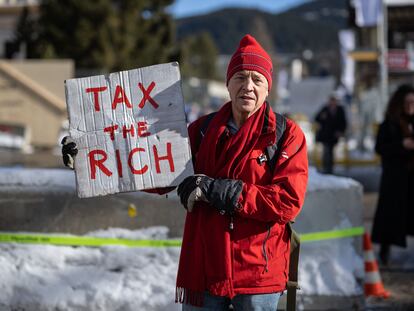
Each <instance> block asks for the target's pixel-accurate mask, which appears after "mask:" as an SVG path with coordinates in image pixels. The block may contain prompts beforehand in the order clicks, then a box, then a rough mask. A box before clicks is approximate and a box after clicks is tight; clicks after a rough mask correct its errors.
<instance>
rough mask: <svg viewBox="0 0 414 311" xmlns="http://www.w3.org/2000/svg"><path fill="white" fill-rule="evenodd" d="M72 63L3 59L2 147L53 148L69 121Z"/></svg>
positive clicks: (0, 95)
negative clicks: (68, 83)
mask: <svg viewBox="0 0 414 311" xmlns="http://www.w3.org/2000/svg"><path fill="white" fill-rule="evenodd" d="M73 75H74V63H73V61H71V60H24V61H17V60H10V61H6V60H0V90H1V91H0V147H3V148H4V147H7V148H17V149H22V150H27V149H31V148H34V149H50V148H53V147H54V146H56V145H57V143H58V139H59V135H60V132H61V130H62V126H63V123H64V122H65V120H67V110H66V104H65V91H64V80H66V79H69V78H73Z"/></svg>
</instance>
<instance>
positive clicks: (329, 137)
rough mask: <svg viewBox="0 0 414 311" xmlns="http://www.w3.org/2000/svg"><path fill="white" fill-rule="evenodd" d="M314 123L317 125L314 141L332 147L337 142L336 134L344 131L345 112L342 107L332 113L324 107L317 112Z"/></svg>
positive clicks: (337, 136)
mask: <svg viewBox="0 0 414 311" xmlns="http://www.w3.org/2000/svg"><path fill="white" fill-rule="evenodd" d="M315 121H316V122H317V123H318V124H319V129H318V131H317V132H316V141H318V142H321V143H326V144H331V145H334V144H336V143H337V142H338V138H339V135H338V133H341V134H343V132H345V130H346V117H345V111H344V108H343V107H342V106H339V105H338V106H337V107H336V111H335V113H333V112H332V111H331V110H330V109H329V107H328V106H327V105H326V106H324V107H322V109H321V110H320V111H319V112H318V114H317V115H316V117H315Z"/></svg>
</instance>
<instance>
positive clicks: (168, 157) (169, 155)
mask: <svg viewBox="0 0 414 311" xmlns="http://www.w3.org/2000/svg"><path fill="white" fill-rule="evenodd" d="M152 150H153V151H154V159H155V169H156V170H157V173H158V174H160V173H161V169H160V161H161V160H168V163H169V164H170V171H171V172H174V170H175V168H174V159H173V157H172V152H171V143H167V155H166V156H163V157H160V156H159V155H158V150H157V146H155V145H154V146H152Z"/></svg>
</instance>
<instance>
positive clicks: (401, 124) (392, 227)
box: [372, 85, 414, 265]
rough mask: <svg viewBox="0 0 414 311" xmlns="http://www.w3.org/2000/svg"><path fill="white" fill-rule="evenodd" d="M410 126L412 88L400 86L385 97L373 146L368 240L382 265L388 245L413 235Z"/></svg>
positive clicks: (413, 109) (413, 151) (412, 132)
mask: <svg viewBox="0 0 414 311" xmlns="http://www.w3.org/2000/svg"><path fill="white" fill-rule="evenodd" d="M413 128H414V88H413V87H412V86H410V85H402V86H400V87H399V88H398V89H397V90H396V91H395V93H394V94H393V95H392V96H391V98H390V100H389V103H388V107H387V111H386V114H385V120H384V122H383V123H382V124H381V125H380V127H379V130H378V135H377V140H376V146H375V150H376V152H377V153H378V154H379V155H380V156H381V164H382V176H381V184H380V190H379V199H378V206H377V210H376V213H375V217H374V224H373V229H372V240H373V242H375V243H379V244H380V245H381V247H380V260H381V262H382V263H383V264H385V265H386V264H387V263H388V260H389V255H390V245H398V246H402V247H406V246H407V242H406V236H407V235H414V129H413Z"/></svg>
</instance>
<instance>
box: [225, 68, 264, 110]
mask: <svg viewBox="0 0 414 311" xmlns="http://www.w3.org/2000/svg"><path fill="white" fill-rule="evenodd" d="M268 87H269V84H268V82H267V80H266V78H265V76H264V75H262V74H261V73H259V72H257V71H252V70H241V71H238V72H236V73H235V74H234V75H233V76H232V77H231V78H230V80H229V83H228V85H227V89H228V91H229V94H230V99H231V104H232V110H233V113H236V114H240V115H243V116H247V117H249V116H251V115H252V114H254V113H255V112H256V111H257V110H258V109H259V108H260V107H261V106H262V105H263V103H264V102H265V100H266V97H267V95H268V94H269V91H268Z"/></svg>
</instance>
